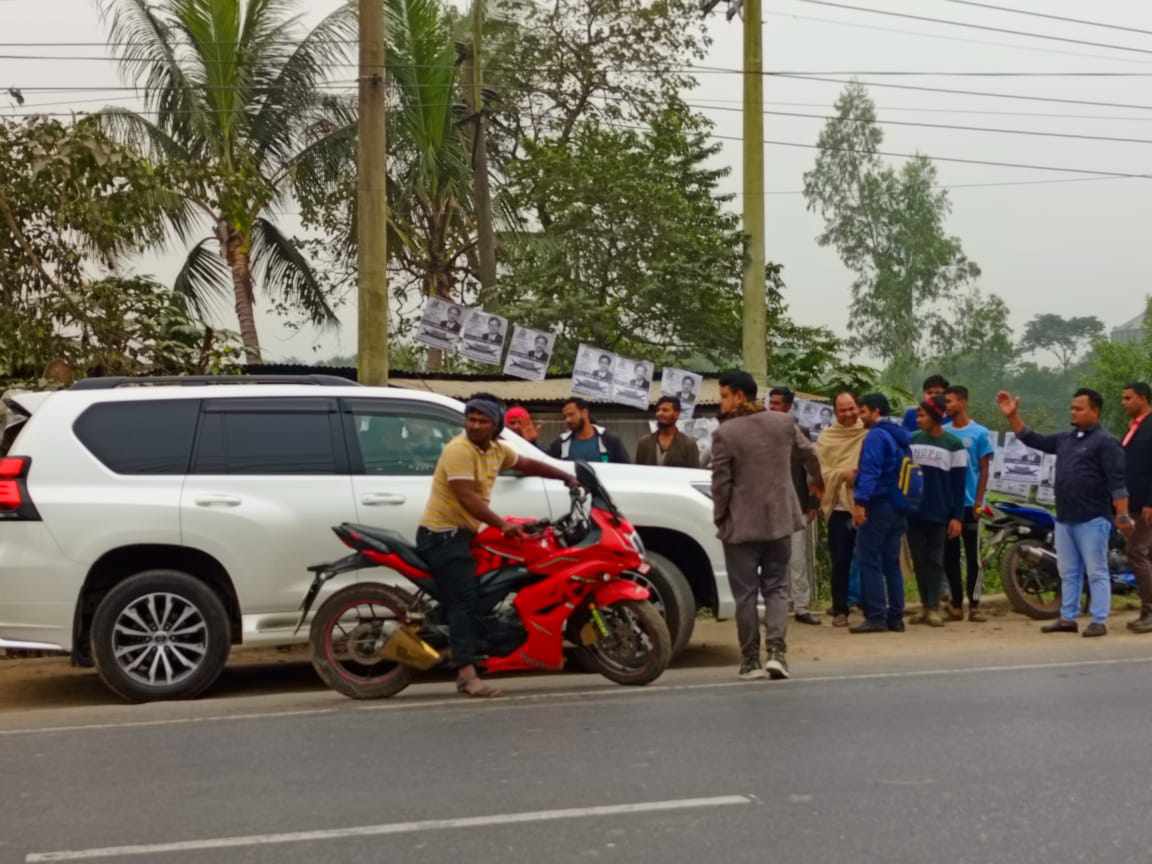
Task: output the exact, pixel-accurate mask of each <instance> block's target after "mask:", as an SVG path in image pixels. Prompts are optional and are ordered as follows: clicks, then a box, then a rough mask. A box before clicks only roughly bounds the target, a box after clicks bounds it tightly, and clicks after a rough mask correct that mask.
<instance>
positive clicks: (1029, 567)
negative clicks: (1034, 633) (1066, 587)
mask: <svg viewBox="0 0 1152 864" xmlns="http://www.w3.org/2000/svg"><path fill="white" fill-rule="evenodd" d="M1029 545H1036V544H1035V543H1034V542H1032V541H1027V540H1024V541H1021V542H1019V543H1017V544H1015V545H1014V546H1013V547H1012V548H1011V549H1009V550H1008V554H1007V555H1005V556H1004V569H1003V577H1004V593H1005V594H1006V595H1007V596H1008V602H1009V603H1010V604H1011V605H1012V609H1013V610H1014V611H1016V612H1019V613H1020V614H1021V615H1026V616H1028V617H1029V618H1031V619H1033V620H1034V621H1047V620H1051V619H1052V618H1058V617H1060V573H1059V572H1058V571H1057V570H1056V565H1055V564H1054V563H1050V562H1047V561H1035V560H1033V559H1031V558H1030V557H1029V556H1028V555H1027V553H1026V552H1025V551H1024V550H1025V547H1026V546H1029Z"/></svg>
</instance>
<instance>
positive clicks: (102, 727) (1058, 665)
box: [0, 657, 1152, 738]
mask: <svg viewBox="0 0 1152 864" xmlns="http://www.w3.org/2000/svg"><path fill="white" fill-rule="evenodd" d="M1149 664H1152V657H1118V658H1114V659H1110V660H1068V661H1057V662H1054V663H1022V664H1017V665H1006V666H959V667H953V668H947V669H906V670H901V671H894V672H866V673H861V674H844V675H812V676H808V677H803V676H801V677H798V678H791V679H789V680H787V681H772V682H763V681H756V682H748V681H711V682H701V683H696V684H649V685H648V686H647V687H615V688H610V687H589V688H584V689H580V690H561V691H549V692H545V693H524V694H520V695H516V694H511V695H508V696H506V697H504V698H503V699H495V700H490V701H488V700H480V701H471V702H470V701H467V700H463V699H461V697H459V696H452V697H446V698H435V699H421V698H416V699H413V700H411V701H383V702H381V703H380V704H375V705H361V704H358V703H357V704H355V705H354V706H349V707H344V704H345V703H341V705H340V707H332V708H309V709H302V710H289V711H259V712H250V713H246V714H215V715H208V716H204V717H175V718H170V719H166V720H128V721H125V722H123V723H86V724H77V725H74V726H43V727H39V728H35V727H33V728H26V729H0V738H4V737H10V736H20V735H48V734H54V733H64V732H92V731H97V732H98V731H109V730H116V729H139V728H150V727H162V726H187V725H190V724H195V723H221V722H224V721H232V720H234V721H241V720H274V719H276V718H279V717H307V716H314V715H322V714H345V713H349V712H358V711H419V710H421V709H424V708H444V707H451V708H454V709H457V710H468V709H472V710H485V711H491V710H495V709H498V708H502V707H513V706H520V707H525V708H527V707H533V706H534V705H539V706H542V707H548V706H549V705H552V704H558V705H564V704H567V703H570V702H572V701H574V700H579V701H580V703H581V704H582V705H587V704H594V703H593V702H590V701H589V699H588V697H595V700H596V701H598V702H606V701H609V700H615V699H622V698H633V699H635V698H638V697H643V696H647V695H651V694H655V693H681V692H692V691H695V690H726V689H729V688H733V687H741V688H749V689H762V690H778V689H781V688H788V687H803V686H806V685H810V684H829V683H836V682H851V681H883V680H900V679H907V678H935V677H940V676H949V675H969V674H987V673H995V672H1030V671H1042V670H1051V669H1087V668H1093V667H1099V666H1134V665H1149Z"/></svg>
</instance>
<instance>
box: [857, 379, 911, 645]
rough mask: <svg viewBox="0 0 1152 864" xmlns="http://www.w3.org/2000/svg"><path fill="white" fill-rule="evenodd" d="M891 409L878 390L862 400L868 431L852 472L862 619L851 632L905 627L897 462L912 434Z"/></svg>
mask: <svg viewBox="0 0 1152 864" xmlns="http://www.w3.org/2000/svg"><path fill="white" fill-rule="evenodd" d="M891 413H892V407H891V405H889V404H888V398H887V397H886V396H884V395H883V394H881V393H869V394H868V395H867V396H862V397H861V398H860V420H861V422H863V424H864V426H865V428H866V429H867V430H868V434H867V435H866V436H865V438H864V446H863V448H862V449H861V451H860V470H859V471H858V473H857V474H856V487H855V496H854V501H855V506H854V508H853V510H852V522H853V524H854V525H855V526H856V557H857V559H858V560H859V562H860V594H861V602H862V604H863V606H864V616H865V620H864V622H863V623H861V624H857V625H856V626H855V627H853V628H852V629H851V632H852V633H887V632H889V631H891V632H896V633H902V632H903V631H904V576H903V574H902V573H901V572H900V541H901V539H902V538H903V537H904V532H905V531H906V530H907V527H908V524H907V519H906V515H905V513H904V512H903V509H902V504H903V496H902V495H901V494H900V489H899V483H900V466H901V464H902V463H903V461H904V457H905V456H907V455H909V454H910V452H911V450H910V444H911V438H910V436H909V435H908V433H907V432H905V431H904V429H903V428H901V427H900V426H899V425H898V424H896V423H893V422H892V421H891V419H890V415H891Z"/></svg>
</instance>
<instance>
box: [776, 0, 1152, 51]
mask: <svg viewBox="0 0 1152 864" xmlns="http://www.w3.org/2000/svg"><path fill="white" fill-rule="evenodd" d="M796 2H797V3H810V4H812V5H814V6H828V7H830V8H832V9H844V10H847V11H849V12H865V13H867V14H869V15H885V16H888V17H890V18H907V19H909V20H912V21H925V22H927V23H930V24H946V25H948V26H950V27H964V28H967V29H969V30H984V31H987V32H989V33H1005V34H1007V35H1009V36H1025V37H1027V38H1029V39H1045V40H1048V41H1050V42H1064V43H1067V44H1069V45H1085V46H1087V47H1089V48H1107V49H1109V50H1112V51H1127V52H1130V53H1133V54H1152V50H1149V49H1147V48H1136V47H1134V46H1132V45H1118V44H1114V43H1111V42H1094V41H1092V40H1090V39H1073V38H1071V37H1069V36H1050V35H1048V34H1046V33H1033V32H1031V31H1028V30H1013V29H1012V28H1009V27H993V26H992V25H990V24H971V23H969V22H967V21H951V20H948V19H946V18H932V17H930V16H927V15H913V14H911V13H910V12H890V11H888V10H887V9H872V8H869V7H867V6H853V5H851V4H849V3H835V2H833V0H796Z"/></svg>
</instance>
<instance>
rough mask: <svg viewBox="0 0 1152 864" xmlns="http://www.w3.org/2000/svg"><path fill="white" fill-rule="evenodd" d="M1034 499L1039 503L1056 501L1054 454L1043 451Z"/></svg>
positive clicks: (1053, 502)
mask: <svg viewBox="0 0 1152 864" xmlns="http://www.w3.org/2000/svg"><path fill="white" fill-rule="evenodd" d="M1036 500H1037V501H1038V502H1039V503H1041V504H1055V503H1056V454H1055V453H1045V454H1044V464H1043V467H1042V468H1041V473H1040V485H1039V486H1037V487H1036Z"/></svg>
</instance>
